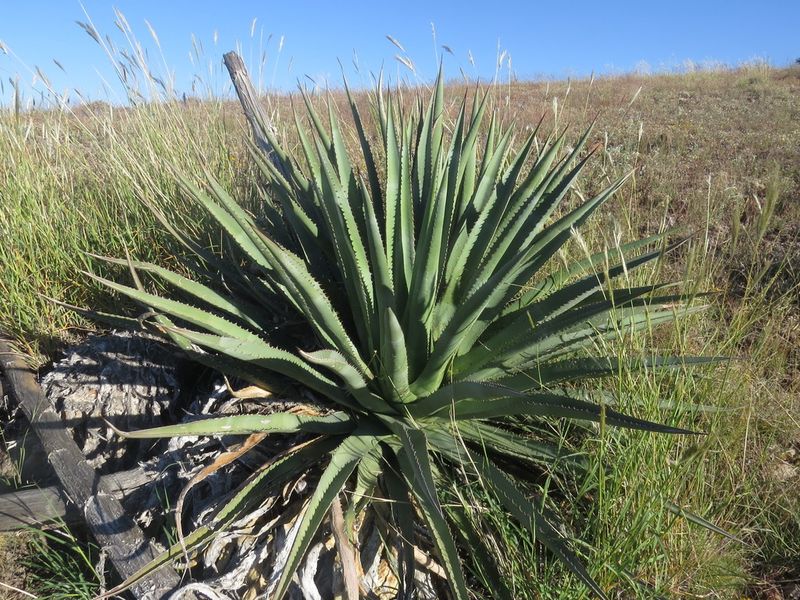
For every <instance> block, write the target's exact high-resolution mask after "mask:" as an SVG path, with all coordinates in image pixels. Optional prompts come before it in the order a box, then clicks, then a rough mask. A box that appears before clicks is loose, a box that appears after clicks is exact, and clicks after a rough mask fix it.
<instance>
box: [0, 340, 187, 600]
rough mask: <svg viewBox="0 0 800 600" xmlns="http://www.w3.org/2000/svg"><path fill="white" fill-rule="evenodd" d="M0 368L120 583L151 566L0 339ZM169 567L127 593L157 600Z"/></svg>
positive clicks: (109, 489)
mask: <svg viewBox="0 0 800 600" xmlns="http://www.w3.org/2000/svg"><path fill="white" fill-rule="evenodd" d="M0 367H2V370H3V373H4V375H5V379H6V384H7V387H8V392H10V394H11V395H13V397H14V398H16V400H17V402H18V404H19V406H20V408H21V409H22V411H23V413H25V416H26V417H27V418H28V421H29V422H30V424H31V427H32V429H33V430H34V432H35V433H36V435H37V436H38V437H39V440H40V441H41V443H42V447H43V448H44V450H45V452H46V453H47V457H48V460H49V462H50V464H51V465H52V466H53V469H54V470H55V472H56V475H57V476H58V479H59V481H60V482H61V486H62V488H63V490H64V493H65V494H66V496H67V497H68V498H69V500H70V501H71V502H72V503H73V504H74V505H75V507H77V509H78V510H79V511H80V514H81V515H82V516H83V519H84V520H85V522H86V524H87V526H88V527H89V530H90V531H91V532H92V535H93V536H94V538H95V540H96V541H97V543H98V544H99V545H100V546H101V547H102V548H103V549H104V550H105V552H106V555H107V556H108V559H109V560H110V562H111V564H112V565H113V566H114V568H115V569H116V570H117V573H118V574H119V575H120V577H122V578H123V579H127V578H128V577H129V576H131V575H133V574H134V573H135V572H136V571H138V570H139V569H141V568H142V567H144V566H145V565H147V564H148V563H149V562H150V561H151V560H153V559H154V558H155V557H156V556H157V555H158V552H157V551H156V549H155V548H154V547H153V546H152V544H150V543H149V542H148V540H147V539H146V538H145V536H144V533H143V532H142V530H141V529H140V528H139V526H138V525H137V524H136V523H135V522H134V521H133V519H131V518H130V517H129V516H128V515H126V514H125V512H124V510H123V508H122V505H121V504H120V502H119V500H117V498H116V497H115V496H114V490H113V486H112V485H109V482H108V481H103V480H102V479H101V478H100V477H99V475H98V474H97V473H96V472H95V471H94V470H93V469H92V468H91V467H90V466H89V465H88V464H87V462H86V459H85V458H84V456H83V453H82V452H81V451H80V449H79V448H78V446H77V445H76V444H75V441H74V440H73V439H72V436H71V435H70V433H69V432H68V431H67V430H66V428H65V427H64V424H63V423H62V422H61V417H60V416H59V415H58V413H56V412H55V410H53V408H52V406H51V404H50V402H49V401H48V399H47V397H46V396H45V394H44V393H43V392H42V389H41V387H40V386H39V384H38V382H37V381H36V377H35V375H34V374H33V372H32V371H31V369H30V368H29V367H28V365H27V364H26V363H25V360H24V359H23V357H22V356H21V355H20V354H18V353H17V352H16V351H14V349H13V348H12V346H11V343H10V342H9V341H7V340H5V339H3V338H0ZM178 582H179V578H178V575H177V574H176V573H175V571H174V570H173V569H172V568H171V567H165V568H163V569H160V570H159V571H156V572H155V573H153V574H151V575H150V576H149V577H148V578H146V579H145V580H143V581H141V582H140V583H139V584H137V585H136V586H134V587H133V588H132V592H133V594H134V596H135V597H136V598H147V599H155V598H162V597H164V596H165V595H166V594H167V593H168V592H170V591H171V590H172V589H173V588H175V587H176V586H177V585H178Z"/></svg>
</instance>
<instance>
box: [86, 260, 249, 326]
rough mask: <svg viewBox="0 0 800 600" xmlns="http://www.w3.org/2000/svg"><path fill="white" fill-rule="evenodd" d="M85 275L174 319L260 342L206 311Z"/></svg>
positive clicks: (231, 323)
mask: <svg viewBox="0 0 800 600" xmlns="http://www.w3.org/2000/svg"><path fill="white" fill-rule="evenodd" d="M84 274H85V275H88V276H89V277H91V278H92V279H94V280H95V281H97V282H98V283H102V284H103V285H105V286H106V287H108V288H111V289H112V290H116V291H117V292H120V293H121V294H123V295H125V296H128V297H129V298H131V299H133V300H136V301H137V302H141V303H142V304H144V305H146V306H149V307H152V308H153V309H154V310H159V311H162V312H164V313H166V314H168V315H171V316H173V317H177V318H179V319H183V320H184V321H187V322H188V323H191V324H192V325H196V326H198V327H203V328H204V329H207V330H208V331H210V332H212V333H216V334H218V335H222V336H229V337H233V338H236V339H242V340H247V341H252V342H255V341H260V340H259V337H258V336H257V335H256V334H254V333H253V332H251V331H249V330H247V329H244V328H243V327H240V326H239V325H236V324H235V323H233V322H231V321H228V320H227V319H224V318H222V317H219V316H217V315H215V314H213V313H211V312H208V311H206V310H202V309H198V308H195V307H193V306H190V305H188V304H184V303H183V302H178V301H177V300H170V299H168V298H162V297H160V296H156V295H154V294H149V293H147V292H142V291H140V290H137V289H134V288H132V287H128V286H126V285H121V284H119V283H115V282H113V281H111V280H109V279H105V278H103V277H99V276H97V275H94V274H92V273H84Z"/></svg>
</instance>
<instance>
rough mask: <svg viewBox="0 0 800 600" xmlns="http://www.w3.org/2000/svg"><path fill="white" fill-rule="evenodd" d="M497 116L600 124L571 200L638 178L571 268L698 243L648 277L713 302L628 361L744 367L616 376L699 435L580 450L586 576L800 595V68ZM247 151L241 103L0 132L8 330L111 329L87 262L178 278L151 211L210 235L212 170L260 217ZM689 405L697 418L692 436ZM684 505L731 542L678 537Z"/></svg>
mask: <svg viewBox="0 0 800 600" xmlns="http://www.w3.org/2000/svg"><path fill="white" fill-rule="evenodd" d="M449 93H450V95H451V96H450V97H451V98H456V97H458V96H460V95H462V94H463V93H464V87H463V85H462V84H460V83H453V84H452V85H451V86H450V87H449ZM289 100H290V99H289V98H286V97H281V98H272V99H270V105H271V107H272V108H273V109H274V112H275V115H276V124H277V125H278V127H279V129H280V128H282V127H284V126H286V125H287V124H288V123H290V120H289V117H290V110H289ZM493 102H494V103H495V104H496V105H497V106H498V107H499V108H500V109H501V114H502V115H503V118H505V119H507V120H509V121H510V122H514V123H515V125H516V127H518V128H519V129H520V132H522V131H527V130H529V129H530V128H532V127H534V126H535V125H536V123H537V122H538V121H539V120H540V118H542V117H543V118H544V123H545V125H546V126H547V127H545V129H548V130H549V129H550V128H551V127H554V126H555V127H562V126H565V125H567V124H569V125H570V127H571V131H572V133H573V135H574V136H575V137H577V135H578V134H579V133H580V132H581V131H582V130H583V129H584V128H585V127H586V125H588V123H589V122H590V121H591V120H593V119H594V118H595V117H596V119H597V124H596V127H595V130H594V139H593V140H592V143H591V144H590V145H591V146H592V148H593V149H594V150H595V154H596V156H595V158H594V160H592V161H591V162H590V164H589V167H588V171H587V172H586V174H585V175H584V176H582V180H581V181H582V182H581V183H580V184H579V187H578V189H579V191H578V192H577V193H579V194H583V195H589V194H591V193H593V192H596V191H598V190H599V189H600V188H601V187H604V186H605V185H607V184H608V183H609V182H610V181H611V180H613V179H615V178H616V177H618V176H620V175H621V174H623V173H625V172H627V171H628V170H631V169H633V170H634V177H633V178H632V179H631V181H630V182H629V183H628V184H627V185H626V187H625V188H624V189H623V191H622V192H621V193H620V194H618V195H617V196H616V197H615V199H614V200H612V202H611V203H610V204H608V205H607V206H606V208H605V209H604V210H603V211H602V214H601V215H600V216H599V217H597V218H595V219H594V220H593V221H592V222H591V224H590V225H589V226H588V227H586V228H584V230H583V234H582V237H581V238H576V239H575V240H574V243H573V244H572V249H571V251H572V252H576V253H581V252H584V248H586V247H588V248H590V249H592V250H593V251H595V250H597V249H600V248H602V247H603V246H606V247H609V248H613V247H614V246H616V245H618V244H619V243H620V241H627V240H631V239H634V238H638V237H642V236H645V235H648V234H651V233H654V232H657V231H659V230H660V229H663V228H665V227H675V226H678V227H681V228H682V229H684V230H685V231H686V232H687V233H692V234H693V236H692V238H691V240H690V242H689V243H688V244H686V245H684V246H683V247H682V248H681V249H680V250H679V251H678V252H675V253H673V254H671V255H669V256H668V257H666V258H665V259H664V260H662V261H661V262H660V263H659V264H658V265H657V267H656V271H657V272H658V274H659V279H662V280H671V281H675V282H676V283H679V284H680V285H681V286H683V288H684V289H689V290H694V291H706V290H711V291H714V292H716V293H715V294H714V295H713V296H711V297H710V298H709V300H708V301H709V304H710V306H709V309H708V310H707V311H706V312H705V313H703V314H701V315H699V316H695V317H692V319H691V320H689V321H687V322H685V323H683V324H682V325H681V326H680V327H678V328H675V329H670V328H666V329H664V328H662V329H658V330H654V331H653V332H651V333H650V334H649V335H645V336H637V337H636V338H634V339H628V338H626V337H624V336H622V337H621V339H620V340H619V341H618V342H617V344H618V345H619V347H620V348H621V349H622V351H624V352H630V353H637V352H643V351H644V348H645V347H655V348H658V349H662V350H664V351H665V353H667V352H669V351H679V352H686V353H692V354H706V355H726V356H732V357H735V359H736V360H734V361H733V362H731V363H730V364H728V365H727V366H723V367H720V368H718V369H712V370H703V371H697V372H688V371H682V372H673V373H669V374H659V375H652V376H648V377H646V378H641V377H637V378H634V377H633V376H632V375H630V374H627V373H621V374H620V377H619V381H618V382H617V384H616V387H617V391H618V392H619V396H620V397H621V398H627V399H628V400H625V401H626V402H630V406H629V407H626V408H629V409H630V410H633V411H635V412H636V413H637V415H639V416H642V417H645V418H653V419H656V420H659V419H660V415H663V411H664V410H665V407H666V410H668V411H672V413H673V414H677V415H679V416H681V415H688V416H689V417H690V418H694V419H697V420H698V422H699V423H700V424H701V425H702V426H703V428H704V430H705V431H706V432H707V435H705V436H702V437H696V438H687V437H682V438H681V437H666V436H650V435H643V434H632V433H629V432H625V433H623V434H620V433H618V432H614V433H613V434H612V433H610V432H602V431H601V434H600V435H599V436H595V437H592V438H591V439H584V440H582V442H581V443H582V444H583V446H582V449H583V450H586V451H588V452H589V456H591V457H592V460H593V461H594V464H593V469H594V473H595V476H594V478H593V481H592V483H591V484H586V485H580V482H579V483H578V484H576V486H575V488H574V489H572V490H571V492H570V494H568V495H567V496H566V497H564V498H561V499H560V500H559V501H560V502H561V503H562V504H564V505H565V506H569V508H568V509H567V510H566V511H565V512H566V513H567V514H570V515H571V516H572V522H571V531H570V533H571V534H575V535H576V536H578V537H580V538H581V539H583V540H585V541H586V542H587V543H588V546H587V547H586V548H585V549H584V550H583V551H584V554H585V555H586V557H587V561H588V562H589V564H590V565H591V571H592V573H593V575H594V576H595V577H597V579H598V580H599V581H600V582H601V584H602V585H603V586H604V587H606V588H608V589H617V590H619V592H620V594H621V595H622V597H630V596H638V595H641V596H642V597H649V596H650V595H652V592H653V591H656V592H658V593H662V594H666V595H669V596H672V595H676V596H686V597H716V598H740V597H747V596H750V597H752V596H757V595H761V597H764V598H779V597H780V596H776V595H770V594H773V593H780V590H781V589H782V586H783V585H784V582H787V581H791V580H793V579H797V578H799V577H800V571H799V570H798V557H799V556H800V494H798V493H797V492H796V489H797V488H798V485H800V418H798V415H800V395H799V394H798V392H800V351H798V348H800V302H799V301H798V291H800V288H798V284H800V128H798V126H797V123H798V122H800V69H797V68H794V69H783V70H775V69H769V68H766V67H754V68H742V69H737V70H730V71H714V72H696V73H687V74H681V75H658V76H647V77H638V76H625V77H617V78H602V79H597V80H593V81H590V80H584V81H578V82H574V81H573V82H565V81H560V82H545V83H527V82H515V83H512V84H500V85H498V86H496V87H495V88H494V90H493ZM245 134H246V128H245V124H244V122H243V119H242V118H241V116H240V113H239V108H238V106H237V105H235V104H233V103H230V102H215V101H207V102H202V103H189V104H186V103H171V104H161V105H145V106H141V107H138V108H132V109H112V108H110V107H108V106H106V105H95V106H88V107H83V108H81V109H80V110H77V111H76V112H75V113H64V112H57V111H52V112H34V113H19V114H17V113H14V112H13V110H6V111H4V112H2V113H0V235H1V237H2V243H0V329H2V330H4V331H6V332H8V333H10V334H11V335H13V336H15V337H16V338H17V339H19V340H20V342H21V343H22V344H23V345H24V346H25V347H27V348H28V349H29V351H31V352H32V353H35V354H38V355H39V356H40V358H43V357H46V356H47V355H48V354H51V353H52V352H53V351H54V349H55V348H57V347H58V346H59V345H60V344H61V343H63V342H64V341H65V340H67V339H69V338H70V337H72V336H74V335H75V334H76V333H77V334H79V333H80V332H81V331H82V330H83V329H84V328H86V327H88V326H89V325H88V324H87V323H85V322H83V321H82V320H80V319H79V318H77V317H76V316H75V315H74V314H73V313H70V312H68V311H65V310H64V309H62V308H61V307H59V306H57V305H55V304H54V303H52V302H51V301H50V300H48V299H47V298H45V296H46V297H52V298H57V299H59V300H62V301H65V302H69V303H73V304H77V305H80V306H93V307H96V308H99V309H103V308H105V307H108V306H112V305H113V304H114V303H115V302H117V300H116V299H114V298H111V297H109V296H108V295H107V292H105V291H103V290H100V289H99V288H97V287H95V286H94V285H93V284H92V283H91V282H90V281H89V280H88V279H87V278H86V277H84V276H83V275H81V271H82V270H87V269H94V270H98V269H100V268H101V267H99V266H98V265H96V264H93V263H92V260H91V258H90V257H88V256H87V255H86V254H84V253H85V252H92V253H97V254H107V255H113V256H123V255H124V253H125V252H126V251H128V252H129V253H130V254H131V255H132V256H134V257H136V258H140V259H144V260H156V261H160V262H163V263H165V264H171V265H174V264H175V262H176V261H175V254H177V253H179V249H178V248H176V247H174V245H173V244H172V243H171V242H170V241H169V240H168V236H166V235H165V234H164V232H163V231H162V229H161V227H160V226H159V225H158V224H157V223H156V222H154V220H153V218H152V217H151V216H150V213H149V211H148V209H147V208H146V207H145V206H144V203H143V201H145V202H152V203H156V204H158V205H159V206H160V207H161V208H162V210H163V211H164V212H165V213H167V214H169V215H170V216H172V217H174V218H175V219H177V220H178V221H179V222H180V223H181V226H182V227H184V228H186V229H193V230H196V231H205V229H204V224H203V223H202V222H201V221H200V217H199V215H196V214H193V213H192V210H193V209H190V208H189V207H188V205H187V204H186V203H185V202H184V201H183V200H182V199H181V198H180V197H179V195H178V194H177V192H176V189H175V185H174V183H173V181H174V180H173V177H172V173H171V165H175V166H177V167H178V168H179V169H181V170H187V171H189V172H192V171H195V172H199V171H200V170H201V169H202V168H208V169H209V170H211V171H212V172H213V173H214V174H215V175H216V176H217V177H219V178H221V179H222V181H223V182H225V183H226V184H227V185H228V186H230V187H231V188H233V189H234V190H236V191H237V194H238V195H239V196H240V197H243V198H246V197H248V196H247V195H248V189H249V183H248V172H249V168H250V167H249V163H248V159H247V155H246V150H245V148H244V145H243V143H242V139H243V136H244V135H245ZM519 137H520V138H521V137H522V135H520V136H519ZM518 142H519V140H518ZM208 235H209V238H211V237H213V232H208ZM655 275H656V273H655V272H651V273H648V274H646V275H644V277H645V280H646V279H647V278H648V277H654V276H655ZM691 404H694V405H702V406H703V407H704V410H702V411H700V413H701V414H700V416H699V417H698V416H696V415H695V414H694V413H693V412H692V411H693V410H694V409H692V408H691V407H690V405H691ZM670 503H674V504H675V505H677V506H678V507H680V508H683V509H686V510H690V511H692V512H694V513H696V514H699V515H702V516H703V517H704V518H705V519H707V520H709V521H710V522H712V523H714V524H715V525H717V526H718V527H721V528H723V529H725V530H726V531H728V532H730V533H732V534H733V535H734V536H735V537H736V539H730V538H726V537H724V536H722V535H719V534H714V533H710V532H709V531H707V530H706V529H704V528H702V527H700V526H698V525H695V524H692V523H691V522H689V521H687V520H686V519H683V518H678V517H677V516H676V515H675V514H674V512H671V511H670V510H669V509H668V506H669V505H670ZM486 519H488V520H489V521H491V522H493V523H494V525H495V528H494V529H495V531H496V532H498V533H496V534H495V537H494V539H492V541H491V543H493V544H496V546H497V552H498V555H500V556H501V557H502V561H503V564H504V567H505V570H506V575H507V576H509V577H511V578H512V580H513V582H514V584H515V585H516V586H517V591H518V593H519V595H520V597H530V598H537V597H548V598H549V597H552V598H556V597H559V598H575V597H580V595H581V594H584V593H585V591H584V590H583V588H582V587H581V586H580V585H579V584H578V583H577V582H575V581H573V579H572V578H571V577H569V576H568V575H566V574H565V573H564V571H563V569H562V568H561V567H560V566H558V565H557V564H555V563H553V562H551V561H549V560H547V559H546V558H543V557H542V556H541V555H540V554H539V552H538V550H537V548H536V547H535V545H533V544H531V543H530V541H529V540H527V538H526V537H525V536H524V534H522V533H521V532H520V531H517V530H516V529H515V526H514V525H513V523H511V522H510V521H508V520H506V519H505V517H504V516H503V514H502V513H501V512H500V511H498V512H497V514H490V515H487V516H486Z"/></svg>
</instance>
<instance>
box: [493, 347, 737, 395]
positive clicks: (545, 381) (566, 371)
mask: <svg viewBox="0 0 800 600" xmlns="http://www.w3.org/2000/svg"><path fill="white" fill-rule="evenodd" d="M728 360H730V359H729V358H727V357H722V356H652V357H644V358H637V357H632V358H628V357H619V356H602V357H601V356H590V357H583V358H568V359H565V360H560V361H553V362H543V363H539V364H537V365H536V366H535V367H534V368H533V369H531V370H530V371H528V372H525V373H520V374H512V375H510V376H509V377H508V378H503V379H501V380H500V381H499V383H502V384H503V385H506V386H508V387H510V388H513V389H515V390H518V391H524V390H529V389H532V388H534V387H536V388H541V387H547V386H550V385H552V384H554V383H560V382H562V381H579V380H581V379H594V378H598V377H610V376H614V375H617V374H619V373H620V372H623V371H642V370H647V369H661V368H674V367H688V366H693V365H706V364H717V363H720V362H725V361H728Z"/></svg>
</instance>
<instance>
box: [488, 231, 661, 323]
mask: <svg viewBox="0 0 800 600" xmlns="http://www.w3.org/2000/svg"><path fill="white" fill-rule="evenodd" d="M675 232H676V230H675V229H669V230H667V231H664V232H663V233H659V234H656V235H651V236H649V237H646V238H642V239H640V240H634V241H632V242H628V243H626V244H623V245H621V246H619V247H614V248H608V249H605V250H603V251H602V252H597V253H595V254H592V255H591V256H589V257H587V258H584V259H582V260H580V261H577V262H574V263H572V264H569V265H567V266H564V267H561V268H560V269H558V270H556V271H555V272H553V273H551V274H550V275H548V276H547V277H545V278H544V279H542V280H541V281H537V282H532V283H530V284H529V285H526V286H525V288H524V291H523V293H522V294H521V295H520V296H519V298H517V299H515V300H514V301H513V302H512V303H510V304H509V305H508V306H507V307H506V309H505V310H504V311H503V313H502V315H503V316H505V315H506V314H507V313H509V312H513V311H515V310H518V309H520V308H524V307H525V306H527V305H529V304H530V303H531V302H534V301H535V300H538V299H539V298H540V297H542V296H545V295H547V294H549V293H551V292H552V291H553V290H557V289H559V288H560V287H561V286H562V285H563V284H564V283H566V282H567V281H569V280H570V279H572V278H573V277H575V276H576V275H579V274H582V273H585V272H586V271H588V270H592V271H594V270H596V269H597V268H598V267H602V266H603V265H605V264H607V263H608V262H610V261H616V260H619V261H622V262H624V260H625V257H626V256H627V255H628V254H629V253H630V252H636V251H638V250H641V249H642V248H647V247H650V246H653V245H654V244H657V243H659V242H661V241H663V240H665V239H667V238H668V237H670V236H672V235H674V234H675ZM676 247H677V245H676Z"/></svg>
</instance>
